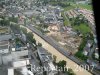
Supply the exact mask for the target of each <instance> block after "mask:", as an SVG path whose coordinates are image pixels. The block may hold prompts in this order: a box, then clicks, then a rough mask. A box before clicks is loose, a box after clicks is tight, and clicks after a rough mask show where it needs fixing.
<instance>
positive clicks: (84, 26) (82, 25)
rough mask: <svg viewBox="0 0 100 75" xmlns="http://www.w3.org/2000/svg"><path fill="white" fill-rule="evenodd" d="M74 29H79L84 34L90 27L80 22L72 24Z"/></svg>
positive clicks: (89, 30)
mask: <svg viewBox="0 0 100 75" xmlns="http://www.w3.org/2000/svg"><path fill="white" fill-rule="evenodd" d="M74 29H75V30H79V31H80V32H81V33H82V34H86V33H88V32H91V29H90V27H88V26H87V25H86V24H81V25H79V26H74Z"/></svg>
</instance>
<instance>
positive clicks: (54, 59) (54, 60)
mask: <svg viewBox="0 0 100 75" xmlns="http://www.w3.org/2000/svg"><path fill="white" fill-rule="evenodd" d="M56 59H57V56H55V55H53V63H54V64H56Z"/></svg>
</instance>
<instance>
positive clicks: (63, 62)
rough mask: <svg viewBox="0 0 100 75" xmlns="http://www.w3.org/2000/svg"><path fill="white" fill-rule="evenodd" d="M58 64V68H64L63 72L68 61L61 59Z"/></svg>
mask: <svg viewBox="0 0 100 75" xmlns="http://www.w3.org/2000/svg"><path fill="white" fill-rule="evenodd" d="M57 66H58V68H59V67H60V68H62V69H63V72H65V71H64V69H65V66H66V61H65V60H62V61H59V62H58V63H57Z"/></svg>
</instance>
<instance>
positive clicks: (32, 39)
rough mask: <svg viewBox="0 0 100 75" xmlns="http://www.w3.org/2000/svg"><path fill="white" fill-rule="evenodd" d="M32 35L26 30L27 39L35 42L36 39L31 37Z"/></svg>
mask: <svg viewBox="0 0 100 75" xmlns="http://www.w3.org/2000/svg"><path fill="white" fill-rule="evenodd" d="M33 36H34V35H33V33H32V32H28V33H27V38H28V40H29V41H30V42H32V43H34V44H36V40H35V39H34V38H33Z"/></svg>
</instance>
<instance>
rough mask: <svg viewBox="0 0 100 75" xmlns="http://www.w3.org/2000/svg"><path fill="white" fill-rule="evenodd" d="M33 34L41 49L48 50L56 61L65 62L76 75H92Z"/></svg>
mask: <svg viewBox="0 0 100 75" xmlns="http://www.w3.org/2000/svg"><path fill="white" fill-rule="evenodd" d="M26 29H27V30H28V32H33V31H31V30H30V29H29V28H26ZM33 34H34V38H35V39H36V41H37V42H40V43H42V45H43V48H45V49H46V50H48V52H50V53H52V55H56V56H57V61H60V60H65V61H66V62H67V66H66V67H68V68H71V69H72V70H73V71H74V72H75V74H76V75H92V74H91V73H90V72H88V71H86V70H84V69H83V68H82V67H80V66H79V65H78V64H77V63H75V62H74V61H72V60H70V59H69V58H67V57H66V56H64V55H63V54H61V53H60V52H59V51H58V50H56V49H55V48H54V47H53V46H52V45H50V44H49V43H48V42H46V41H45V40H44V39H43V38H41V37H40V36H39V35H37V34H36V33H34V32H33Z"/></svg>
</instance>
